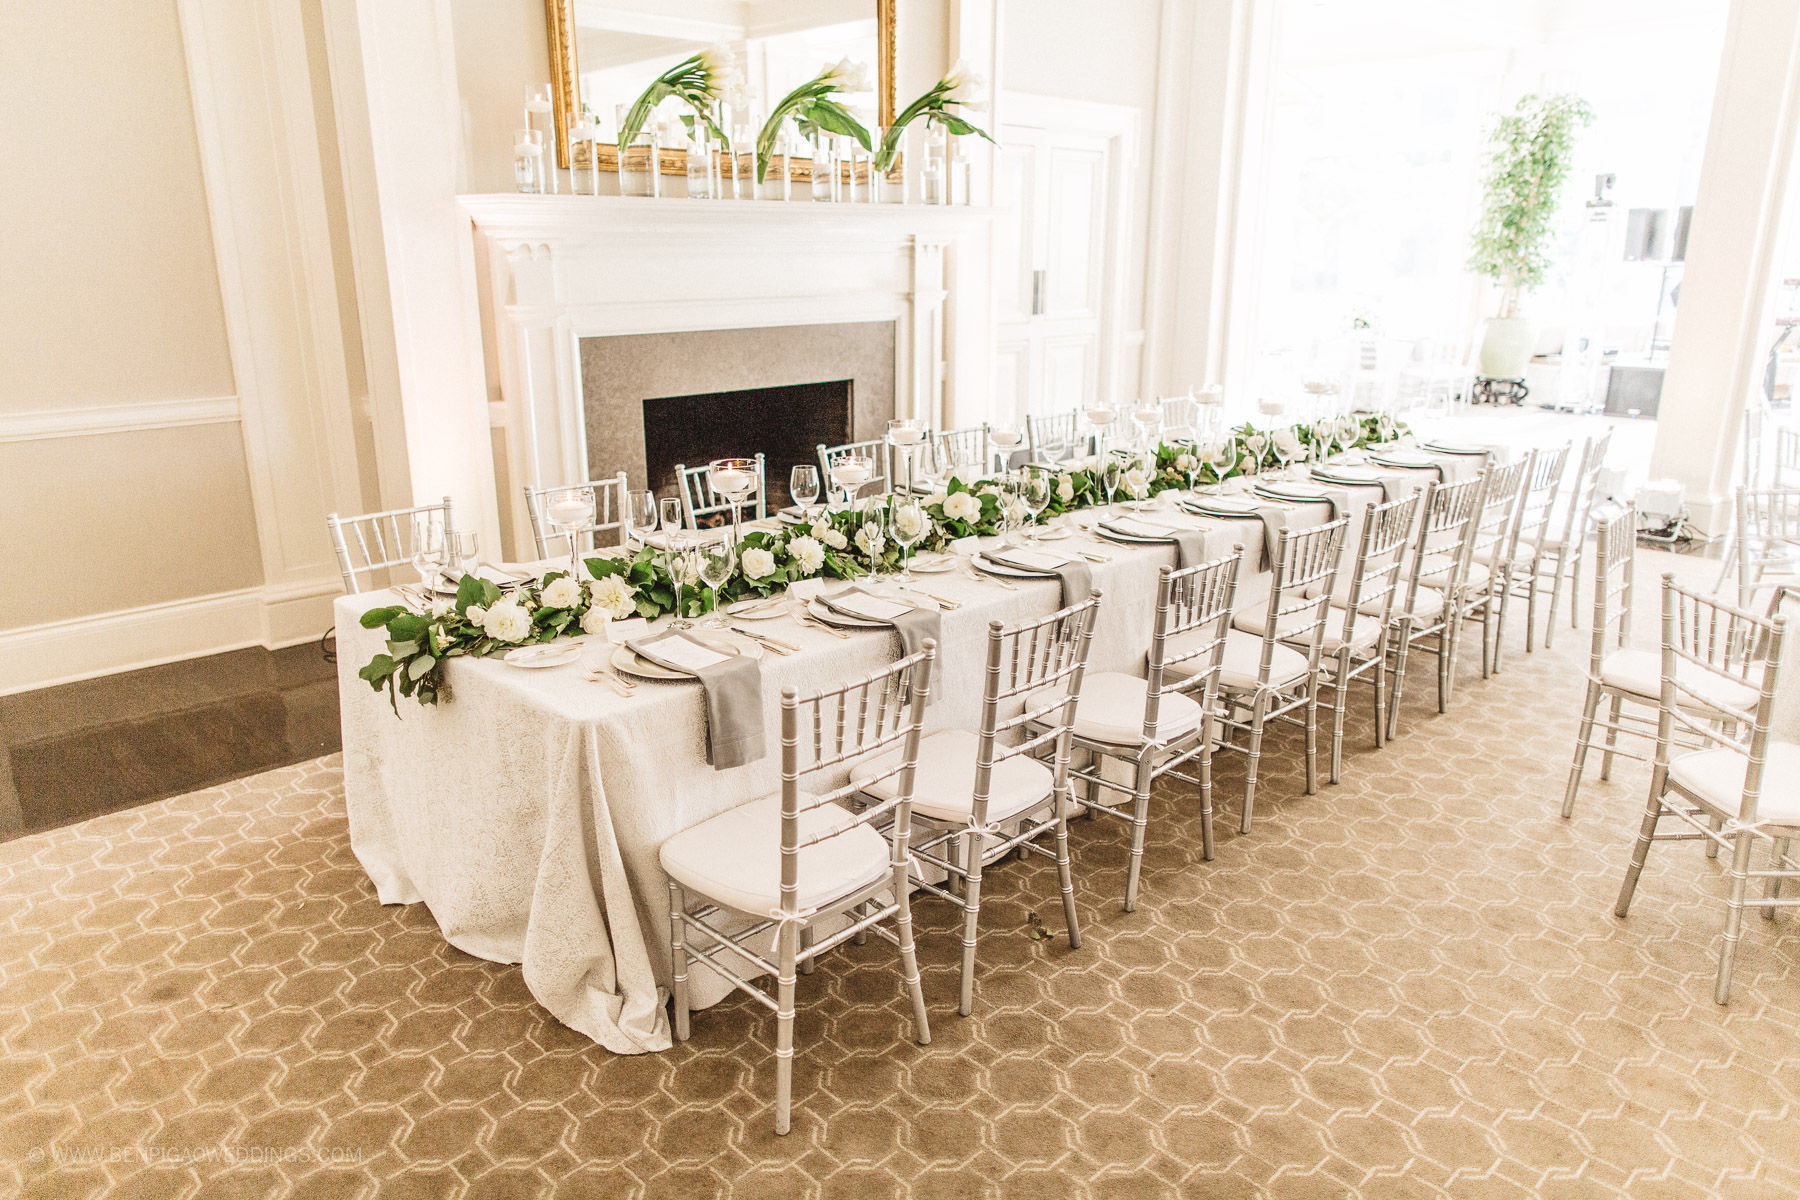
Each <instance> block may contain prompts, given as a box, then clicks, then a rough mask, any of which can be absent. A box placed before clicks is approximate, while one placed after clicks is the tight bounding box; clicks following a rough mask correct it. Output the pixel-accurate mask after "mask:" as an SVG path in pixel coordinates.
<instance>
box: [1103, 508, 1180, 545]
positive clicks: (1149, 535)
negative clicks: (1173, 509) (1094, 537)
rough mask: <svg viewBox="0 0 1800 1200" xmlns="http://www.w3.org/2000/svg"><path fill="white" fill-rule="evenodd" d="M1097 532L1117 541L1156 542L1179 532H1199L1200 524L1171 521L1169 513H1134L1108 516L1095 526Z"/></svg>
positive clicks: (1171, 537)
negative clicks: (1141, 515)
mask: <svg viewBox="0 0 1800 1200" xmlns="http://www.w3.org/2000/svg"><path fill="white" fill-rule="evenodd" d="M1094 529H1095V532H1097V533H1099V534H1101V535H1103V536H1105V537H1107V538H1110V539H1111V540H1112V541H1115V542H1141V543H1144V544H1147V545H1149V544H1156V543H1162V542H1168V541H1170V540H1172V539H1173V538H1174V536H1175V535H1176V534H1178V533H1189V532H1197V531H1198V530H1199V526H1197V525H1194V524H1192V523H1189V522H1185V521H1184V522H1182V523H1180V524H1179V525H1177V524H1173V523H1171V520H1170V517H1169V515H1168V514H1166V513H1164V514H1158V515H1155V516H1149V517H1140V516H1136V515H1135V514H1134V515H1130V516H1119V517H1108V518H1107V519H1106V520H1104V521H1101V522H1100V523H1099V524H1098V525H1096V526H1095V527H1094Z"/></svg>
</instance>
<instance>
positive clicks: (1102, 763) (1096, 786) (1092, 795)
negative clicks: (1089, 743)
mask: <svg viewBox="0 0 1800 1200" xmlns="http://www.w3.org/2000/svg"><path fill="white" fill-rule="evenodd" d="M1105 769H1106V756H1105V755H1103V754H1101V753H1099V752H1098V751H1094V752H1092V753H1090V754H1089V755H1088V774H1090V775H1092V776H1093V778H1092V779H1090V780H1088V781H1087V819H1088V820H1090V821H1092V820H1093V819H1094V818H1095V817H1097V816H1099V815H1100V814H1098V813H1096V812H1095V811H1094V805H1096V804H1098V803H1099V801H1100V782H1099V780H1100V773H1101V772H1102V771H1104V770H1105Z"/></svg>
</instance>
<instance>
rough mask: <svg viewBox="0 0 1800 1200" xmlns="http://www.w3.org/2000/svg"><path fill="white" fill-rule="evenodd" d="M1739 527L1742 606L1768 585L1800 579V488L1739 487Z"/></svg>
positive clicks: (1740, 599)
mask: <svg viewBox="0 0 1800 1200" xmlns="http://www.w3.org/2000/svg"><path fill="white" fill-rule="evenodd" d="M1736 528H1737V574H1738V591H1737V602H1738V607H1739V608H1749V607H1751V606H1752V605H1753V604H1755V602H1756V593H1758V592H1760V591H1762V590H1763V589H1765V588H1772V587H1777V586H1779V585H1782V584H1796V583H1800V488H1763V489H1757V490H1752V489H1750V488H1739V489H1738V492H1737V522H1736Z"/></svg>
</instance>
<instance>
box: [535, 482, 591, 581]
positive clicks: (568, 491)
mask: <svg viewBox="0 0 1800 1200" xmlns="http://www.w3.org/2000/svg"><path fill="white" fill-rule="evenodd" d="M546 498H547V499H548V500H549V501H550V503H549V504H548V505H547V506H546V507H545V508H544V515H545V516H547V517H549V518H550V520H551V521H553V522H555V523H556V524H557V525H558V526H560V527H561V528H562V531H563V535H564V536H565V537H567V538H568V539H569V574H571V575H573V576H575V577H576V578H577V579H579V578H580V577H581V570H580V559H581V539H580V538H579V537H578V536H577V535H578V534H579V533H580V532H581V531H582V530H583V529H586V528H588V527H589V526H590V525H591V524H592V523H593V520H594V489H593V488H588V487H575V488H562V489H560V490H558V491H554V492H551V493H550V495H549V496H548V497H546Z"/></svg>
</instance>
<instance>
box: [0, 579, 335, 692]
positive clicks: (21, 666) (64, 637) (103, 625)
mask: <svg viewBox="0 0 1800 1200" xmlns="http://www.w3.org/2000/svg"><path fill="white" fill-rule="evenodd" d="M340 590H341V589H340V587H339V585H338V582H337V580H335V579H333V580H331V581H329V582H327V581H323V580H321V581H308V582H306V583H302V584H290V585H287V586H285V587H270V588H242V589H239V590H237V591H231V592H215V593H213V594H212V595H209V596H195V597H192V598H190V599H186V600H172V601H169V602H167V603H164V604H147V605H144V606H143V607H141V608H128V609H122V610H120V611H118V612H110V613H98V614H95V615H94V616H89V617H75V618H72V619H70V620H66V621H51V622H48V623H46V624H43V625H30V626H27V627H25V628H23V629H8V630H4V631H0V696H6V695H11V694H13V693H14V692H25V691H30V690H32V689H33V688H41V687H53V686H55V685H56V684H59V683H74V682H76V681H77V680H81V679H93V678H95V677H96V676H100V675H113V674H117V673H118V672H121V671H135V670H138V669H140V668H142V667H154V666H158V665H160V664H162V663H168V662H179V661H181V660H182V659H188V658H200V657H203V656H205V655H208V654H223V653H225V652H226V651H229V650H242V649H244V648H245V647H246V646H263V647H266V648H268V649H270V650H278V649H280V648H282V647H283V646H293V645H298V644H299V643H301V642H308V641H313V640H315V639H317V638H318V637H320V636H321V635H322V634H324V633H325V631H326V630H328V629H330V628H331V624H332V616H331V602H332V599H333V598H334V597H335V596H336V595H337V594H338V592H339V591H340Z"/></svg>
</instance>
